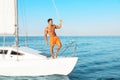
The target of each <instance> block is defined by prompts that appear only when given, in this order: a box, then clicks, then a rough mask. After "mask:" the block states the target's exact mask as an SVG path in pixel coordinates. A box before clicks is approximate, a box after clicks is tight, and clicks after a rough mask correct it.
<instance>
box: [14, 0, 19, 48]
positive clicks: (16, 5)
mask: <svg viewBox="0 0 120 80" xmlns="http://www.w3.org/2000/svg"><path fill="white" fill-rule="evenodd" d="M14 2H15V3H14V4H15V47H18V0H14Z"/></svg>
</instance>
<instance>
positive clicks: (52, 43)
mask: <svg viewBox="0 0 120 80" xmlns="http://www.w3.org/2000/svg"><path fill="white" fill-rule="evenodd" d="M61 27H62V20H60V24H59V25H53V21H52V19H48V26H47V27H46V28H45V31H44V38H45V41H46V44H47V45H48V44H49V43H48V39H47V34H49V36H50V53H51V56H52V58H53V59H54V58H55V57H54V52H53V48H54V46H55V44H57V46H58V48H57V50H56V52H55V53H56V58H57V56H58V52H59V50H60V48H61V47H62V44H61V41H60V39H59V37H58V36H57V35H56V32H55V29H60V28H61Z"/></svg>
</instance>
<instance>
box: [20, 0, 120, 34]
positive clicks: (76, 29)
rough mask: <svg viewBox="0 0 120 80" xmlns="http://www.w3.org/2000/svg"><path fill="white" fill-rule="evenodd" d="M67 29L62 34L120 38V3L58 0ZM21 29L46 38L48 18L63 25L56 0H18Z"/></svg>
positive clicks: (97, 0) (116, 1) (119, 1)
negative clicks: (117, 36) (119, 36)
mask: <svg viewBox="0 0 120 80" xmlns="http://www.w3.org/2000/svg"><path fill="white" fill-rule="evenodd" d="M54 1H55V4H56V6H57V9H58V13H59V15H60V18H61V19H62V20H63V26H62V28H61V29H60V30H56V32H57V34H58V35H69V36H89V35H91V36H93V35H95V36H96V35H101V36H104V35H105V36H107V35H112V36H113V35H120V0H54ZM18 4H19V8H18V11H19V16H18V17H19V29H20V34H21V35H24V34H25V33H26V31H27V32H28V35H37V36H39V35H43V32H44V28H45V27H46V26H47V19H48V18H53V21H54V24H59V18H58V16H57V14H56V11H55V7H54V5H53V3H52V0H18Z"/></svg>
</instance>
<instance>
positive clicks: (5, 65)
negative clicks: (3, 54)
mask: <svg viewBox="0 0 120 80" xmlns="http://www.w3.org/2000/svg"><path fill="white" fill-rule="evenodd" d="M77 59H78V58H77V57H59V58H57V59H50V58H47V59H40V60H20V61H16V60H2V61H0V75H3V76H43V75H53V74H59V75H68V74H69V73H70V72H71V71H72V70H73V68H74V67H75V65H76V63H77Z"/></svg>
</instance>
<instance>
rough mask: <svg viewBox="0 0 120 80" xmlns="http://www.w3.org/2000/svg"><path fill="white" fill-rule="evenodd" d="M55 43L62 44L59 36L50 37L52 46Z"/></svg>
mask: <svg viewBox="0 0 120 80" xmlns="http://www.w3.org/2000/svg"><path fill="white" fill-rule="evenodd" d="M55 44H57V45H60V44H61V42H60V39H59V38H58V37H57V36H55V37H50V46H54V45H55Z"/></svg>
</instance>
